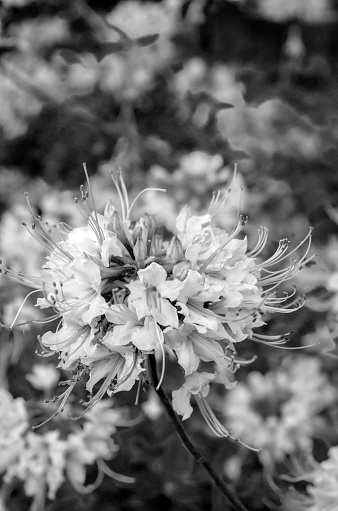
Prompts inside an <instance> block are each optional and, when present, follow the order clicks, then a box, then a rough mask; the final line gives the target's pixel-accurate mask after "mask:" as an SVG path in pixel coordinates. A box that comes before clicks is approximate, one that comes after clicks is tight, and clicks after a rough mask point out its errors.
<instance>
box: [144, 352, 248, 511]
mask: <svg viewBox="0 0 338 511" xmlns="http://www.w3.org/2000/svg"><path fill="white" fill-rule="evenodd" d="M147 366H148V367H147V372H148V378H149V380H150V383H151V386H152V387H153V388H154V389H155V391H156V393H157V395H158V397H159V398H160V401H161V403H162V404H163V406H164V408H165V410H166V412H167V414H168V415H169V418H170V420H171V421H172V423H173V424H174V426H175V429H176V431H177V434H178V435H179V437H180V439H181V441H182V443H183V445H184V447H185V448H186V449H187V450H188V451H189V452H190V454H191V455H192V456H193V457H194V458H195V460H196V461H197V463H199V465H201V467H203V469H204V470H205V471H206V472H207V473H208V475H209V477H210V479H211V480H212V482H213V483H214V485H215V486H216V487H217V488H218V489H219V490H220V491H221V492H222V494H223V495H224V497H225V498H226V500H227V501H228V502H229V503H230V504H231V506H232V507H233V509H235V510H236V511H248V509H247V508H246V507H245V506H244V505H243V504H242V503H241V501H240V500H239V499H238V497H237V496H236V495H235V493H234V492H233V491H232V489H231V488H230V487H229V486H228V485H227V483H226V482H225V481H223V479H222V478H221V477H219V475H218V474H217V473H216V472H215V471H214V469H213V468H212V466H211V464H210V463H209V462H208V461H207V460H206V459H204V457H203V456H202V454H201V453H200V452H199V451H198V450H197V449H196V447H195V446H194V444H193V443H192V441H191V440H190V438H189V436H188V434H187V432H186V431H185V429H184V427H183V424H182V421H181V420H180V419H179V418H178V416H177V415H176V412H175V411H174V409H173V407H172V404H171V402H170V400H169V398H168V396H167V394H166V393H165V392H164V390H163V389H162V387H161V386H160V387H159V388H157V387H158V375H157V368H156V359H155V355H148V359H147Z"/></svg>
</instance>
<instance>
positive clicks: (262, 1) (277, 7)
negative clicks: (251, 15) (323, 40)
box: [257, 0, 335, 23]
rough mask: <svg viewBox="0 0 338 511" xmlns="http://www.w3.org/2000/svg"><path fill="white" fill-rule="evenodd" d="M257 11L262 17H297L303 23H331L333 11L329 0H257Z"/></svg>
mask: <svg viewBox="0 0 338 511" xmlns="http://www.w3.org/2000/svg"><path fill="white" fill-rule="evenodd" d="M257 7H258V12H259V14H260V15H261V16H263V17H264V18H267V19H270V20H273V21H277V22H280V23H281V22H285V21H289V20H293V19H298V20H300V21H303V22H305V23H319V22H321V23H332V22H333V21H334V19H335V13H334V11H333V10H332V8H331V2H330V0H285V1H284V2H279V1H278V0H258V1H257Z"/></svg>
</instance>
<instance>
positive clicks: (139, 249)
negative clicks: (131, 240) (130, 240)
mask: <svg viewBox="0 0 338 511" xmlns="http://www.w3.org/2000/svg"><path fill="white" fill-rule="evenodd" d="M134 256H135V261H136V262H137V264H138V266H139V267H140V268H143V267H144V261H145V259H146V257H147V245H146V244H145V243H144V241H143V239H142V232H140V233H139V235H138V236H137V238H136V241H135V245H134Z"/></svg>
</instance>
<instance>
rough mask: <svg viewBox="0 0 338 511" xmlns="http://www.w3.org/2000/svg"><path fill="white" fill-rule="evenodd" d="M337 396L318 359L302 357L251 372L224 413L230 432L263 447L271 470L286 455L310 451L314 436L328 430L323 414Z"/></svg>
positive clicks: (263, 458)
mask: <svg viewBox="0 0 338 511" xmlns="http://www.w3.org/2000/svg"><path fill="white" fill-rule="evenodd" d="M336 398H337V392H336V389H335V388H334V386H333V385H332V384H331V383H330V382H329V379H328V378H327V376H326V375H325V373H324V372H323V370H322V365H321V362H320V360H319V359H318V358H316V357H311V356H308V355H298V356H296V357H294V356H293V357H288V358H286V359H285V360H284V361H283V363H282V365H281V367H279V368H277V369H275V370H273V371H270V372H268V373H266V374H265V375H263V374H261V373H259V372H257V371H253V372H251V373H250V374H249V375H248V377H247V379H246V381H245V382H240V383H239V384H238V385H237V386H236V388H235V389H234V390H232V391H231V392H229V393H228V395H227V398H226V400H225V402H224V415H225V416H226V424H227V426H228V427H229V429H231V431H233V432H234V433H235V434H236V435H237V436H239V437H240V438H241V439H242V440H244V441H245V442H247V443H249V444H250V445H254V446H257V447H260V448H261V452H260V453H259V457H260V459H261V461H262V463H263V465H264V467H265V469H267V470H269V471H271V470H272V469H273V467H274V466H275V464H277V463H279V462H282V461H283V460H284V459H285V458H286V457H287V456H288V455H294V454H295V453H299V452H303V453H309V452H310V451H311V450H312V440H313V438H314V437H315V435H320V433H321V432H324V431H325V427H326V426H325V421H324V418H323V416H321V414H322V413H323V412H324V411H325V410H327V409H328V408H329V407H330V406H332V404H333V403H334V402H335V400H336Z"/></svg>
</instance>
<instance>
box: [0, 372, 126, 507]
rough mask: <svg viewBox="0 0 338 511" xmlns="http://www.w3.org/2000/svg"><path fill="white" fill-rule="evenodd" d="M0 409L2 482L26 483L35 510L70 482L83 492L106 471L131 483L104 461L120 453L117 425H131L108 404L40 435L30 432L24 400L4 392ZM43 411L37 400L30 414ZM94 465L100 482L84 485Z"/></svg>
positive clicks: (61, 418)
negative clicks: (0, 409) (116, 435)
mask: <svg viewBox="0 0 338 511" xmlns="http://www.w3.org/2000/svg"><path fill="white" fill-rule="evenodd" d="M54 371H55V369H54ZM0 406H1V408H2V407H3V408H4V410H2V413H1V419H0V433H1V440H0V472H1V473H2V474H4V475H3V481H4V483H8V484H13V485H15V484H18V482H19V481H21V482H22V483H23V486H24V491H25V493H26V495H27V496H29V497H32V498H33V503H32V508H33V507H34V508H36V509H44V507H45V504H44V503H45V498H46V495H47V497H48V498H49V499H52V500H53V499H55V498H56V495H57V492H58V490H59V488H60V487H61V486H62V484H63V483H64V482H65V481H66V480H67V479H68V480H69V481H70V483H71V484H72V485H73V486H74V488H75V489H76V490H77V491H80V492H87V491H91V490H92V489H94V488H95V487H96V486H98V485H99V484H100V483H101V481H102V479H103V476H104V474H105V473H106V474H108V475H110V476H112V477H116V478H119V479H120V480H122V481H127V482H131V478H127V477H125V476H122V475H119V474H115V473H114V472H113V471H111V470H110V469H109V468H108V467H107V466H106V465H105V463H104V460H109V459H111V458H113V457H114V456H116V454H117V452H118V446H117V445H116V444H115V442H114V439H113V435H114V434H115V433H116V430H117V427H118V426H119V425H128V423H127V422H125V421H122V415H121V412H120V410H117V409H113V408H112V402H111V401H110V400H105V401H100V403H98V404H97V407H96V408H95V411H93V410H92V411H88V413H87V414H86V415H85V416H84V417H83V419H81V417H79V418H78V419H81V421H80V423H79V421H74V420H69V418H68V417H66V416H65V415H64V414H61V415H60V416H59V417H58V420H57V421H55V423H54V424H53V429H52V430H49V429H48V426H47V428H43V429H37V430H36V431H32V430H30V429H28V426H29V409H27V407H26V405H25V402H24V400H23V399H22V398H17V399H13V397H12V396H11V394H10V393H9V392H7V391H5V390H4V389H0ZM44 406H45V405H44ZM39 407H41V403H39V402H38V401H37V402H36V403H35V407H34V410H32V413H33V414H36V411H37V410H38V409H39ZM69 410H70V407H68V411H69ZM46 422H48V421H45V423H44V424H46ZM93 464H97V466H98V471H99V474H98V478H97V481H96V482H95V483H94V484H92V485H90V486H89V487H86V486H85V481H86V475H87V467H88V466H90V465H93Z"/></svg>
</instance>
